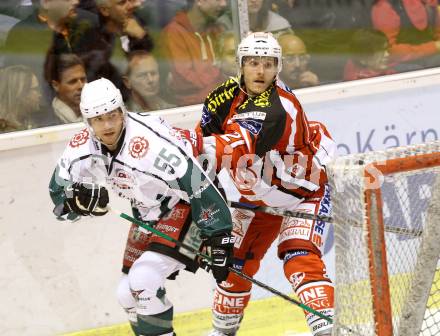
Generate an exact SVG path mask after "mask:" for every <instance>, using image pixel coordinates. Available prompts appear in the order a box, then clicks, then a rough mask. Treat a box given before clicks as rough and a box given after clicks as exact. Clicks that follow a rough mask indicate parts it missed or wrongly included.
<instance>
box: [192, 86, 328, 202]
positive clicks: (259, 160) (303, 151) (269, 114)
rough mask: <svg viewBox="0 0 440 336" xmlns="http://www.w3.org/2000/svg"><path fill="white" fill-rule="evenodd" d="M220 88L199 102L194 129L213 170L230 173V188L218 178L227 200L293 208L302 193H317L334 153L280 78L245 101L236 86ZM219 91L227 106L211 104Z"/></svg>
mask: <svg viewBox="0 0 440 336" xmlns="http://www.w3.org/2000/svg"><path fill="white" fill-rule="evenodd" d="M221 90H222V86H220V87H219V88H217V89H216V90H215V91H213V92H212V93H211V94H210V95H209V96H208V98H207V100H206V101H205V105H204V109H203V116H202V120H201V122H200V124H199V128H200V129H201V131H202V132H203V135H204V137H205V138H204V152H205V153H206V154H208V155H210V156H212V157H214V156H215V158H216V160H217V162H216V163H217V171H220V170H221V169H222V168H225V169H226V171H228V172H229V176H230V178H232V182H233V184H234V188H231V187H230V186H229V185H227V186H226V185H225V184H228V182H226V183H225V182H224V181H222V184H223V187H224V188H225V190H226V191H227V195H228V198H229V200H232V201H239V202H244V203H250V204H253V205H260V206H272V207H282V208H287V209H294V208H295V207H296V206H297V205H298V204H299V203H300V202H301V201H302V200H303V199H305V198H310V197H315V196H316V197H319V195H317V192H321V191H322V189H323V188H322V187H323V185H324V184H325V183H326V182H327V176H326V173H325V165H326V164H327V163H328V162H329V161H330V160H331V159H332V158H333V156H334V155H335V152H336V145H335V143H334V141H333V140H332V138H331V136H330V134H329V132H328V131H327V129H326V128H325V126H324V125H323V124H321V123H319V122H314V121H308V120H307V117H306V115H305V113H304V111H303V109H302V106H301V104H300V102H299V101H298V99H297V98H296V96H295V95H294V94H293V93H292V92H291V90H290V89H289V88H288V87H286V86H285V85H284V84H283V83H282V82H276V85H274V87H273V88H272V90H271V91H270V93H268V94H267V95H266V98H264V97H261V96H262V95H264V94H262V95H260V96H258V97H257V98H256V99H255V98H253V101H252V102H251V103H250V102H249V99H248V96H247V95H246V94H245V93H244V92H243V91H242V90H240V89H238V90H235V92H234V95H232V94H231V93H232V92H231V90H229V91H227V93H226V92H225V94H224V95H221ZM216 91H217V92H216ZM219 96H220V98H222V99H223V100H225V101H227V99H228V98H229V99H230V100H231V102H229V104H228V105H227V106H228V109H221V108H220V109H216V108H215V105H216V104H215V102H214V103H213V100H215V99H216V100H217V102H219V99H218V97H219ZM258 100H260V101H258ZM251 104H252V105H251ZM219 105H220V104H219ZM243 105H248V108H243ZM249 106H250V107H249Z"/></svg>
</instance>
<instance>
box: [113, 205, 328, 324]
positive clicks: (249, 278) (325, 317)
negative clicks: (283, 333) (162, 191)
mask: <svg viewBox="0 0 440 336" xmlns="http://www.w3.org/2000/svg"><path fill="white" fill-rule="evenodd" d="M111 210H112V211H113V212H115V213H116V214H117V215H118V216H119V217H121V218H124V219H126V220H128V221H130V222H132V223H134V224H135V225H137V226H140V227H141V228H143V229H145V230H148V231H150V232H153V233H154V234H156V235H158V236H159V237H161V238H163V239H166V240H168V241H170V242H172V243H174V244H176V245H177V246H179V247H181V248H183V249H185V250H187V251H189V252H192V253H194V254H195V255H197V256H199V257H201V258H203V259H206V260H207V261H208V262H210V261H211V258H210V257H209V256H207V255H206V254H203V253H201V252H200V251H198V250H196V249H195V248H193V247H191V246H189V245H186V244H184V243H182V242H180V241H178V240H176V239H174V238H173V237H170V236H168V235H167V234H165V233H163V232H161V231H159V230H156V229H155V228H153V227H151V226H149V225H147V224H145V223H144V222H142V221H140V220H138V219H136V218H134V217H131V216H129V215H127V214H125V213H123V212H119V211H116V210H115V209H111ZM229 271H230V272H232V273H235V274H237V275H238V276H239V277H242V278H243V279H246V280H248V281H250V282H252V283H253V284H255V285H257V286H259V287H261V288H263V289H265V290H267V291H269V292H271V293H272V294H275V295H277V296H279V297H281V298H282V299H284V300H286V301H289V302H290V303H293V304H294V305H296V306H298V307H300V308H302V309H304V310H306V311H308V312H309V313H311V314H313V315H316V316H318V317H320V318H322V319H324V320H326V321H328V322H330V323H333V319H332V318H331V317H328V316H326V315H324V314H322V313H320V312H318V311H316V310H314V309H313V308H310V307H309V306H307V305H304V304H302V303H301V302H299V301H297V300H295V299H292V298H291V297H290V296H288V295H286V294H284V293H281V292H280V291H278V290H276V289H274V288H272V287H270V286H268V285H266V284H264V283H262V282H260V281H258V280H255V279H254V278H251V277H250V276H248V275H246V274H244V273H242V272H240V271H238V270H236V269H235V268H233V267H229Z"/></svg>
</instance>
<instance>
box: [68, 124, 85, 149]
mask: <svg viewBox="0 0 440 336" xmlns="http://www.w3.org/2000/svg"><path fill="white" fill-rule="evenodd" d="M88 139H89V131H88V130H87V129H86V128H85V129H83V130H82V131H81V132H79V133H77V134H75V135H74V136H73V138H72V140H70V142H69V146H70V147H72V148H76V147H79V146H81V145H83V144H85V143H86V142H87V140H88Z"/></svg>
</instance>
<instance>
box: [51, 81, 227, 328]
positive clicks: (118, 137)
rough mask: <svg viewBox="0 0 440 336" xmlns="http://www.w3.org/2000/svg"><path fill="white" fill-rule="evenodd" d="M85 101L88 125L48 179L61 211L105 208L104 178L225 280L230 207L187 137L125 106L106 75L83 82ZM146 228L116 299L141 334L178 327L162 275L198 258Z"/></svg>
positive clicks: (141, 215) (62, 214)
mask: <svg viewBox="0 0 440 336" xmlns="http://www.w3.org/2000/svg"><path fill="white" fill-rule="evenodd" d="M80 108H81V113H82V115H83V117H84V120H85V122H86V124H87V127H86V128H85V129H83V130H82V131H80V132H79V133H78V134H76V135H75V136H74V137H73V138H72V139H71V140H70V142H69V144H68V145H67V148H66V149H65V151H64V153H63V154H62V156H61V158H60V160H59V161H58V165H57V168H56V170H55V172H54V174H53V176H52V179H51V182H50V195H51V197H52V200H53V201H54V203H55V209H54V213H55V214H56V215H57V217H58V218H59V219H65V218H68V219H73V218H75V217H78V216H102V215H105V214H106V213H107V212H108V209H107V205H108V203H109V195H108V191H107V189H106V187H105V186H104V185H107V186H108V187H110V188H112V189H113V190H114V191H115V192H116V194H117V195H119V196H120V197H123V198H126V199H128V200H130V202H131V205H132V207H133V210H134V214H135V216H136V217H137V218H138V219H141V220H142V221H144V222H147V223H148V224H150V225H155V228H156V229H157V230H160V231H162V232H164V233H166V234H168V235H170V236H172V237H173V238H175V239H177V240H179V241H182V242H184V243H185V244H187V245H190V246H192V247H194V248H196V249H198V248H203V249H204V251H206V252H207V253H208V254H210V255H211V258H212V260H213V262H212V265H210V269H211V270H212V273H213V276H214V278H215V279H216V280H217V282H221V281H223V280H225V279H226V277H227V276H228V266H229V265H230V260H231V253H232V245H233V244H232V242H233V239H231V216H230V212H229V210H228V208H227V205H226V203H225V202H224V200H223V198H222V196H221V195H220V193H219V192H218V190H217V189H216V188H215V186H214V185H213V183H212V181H211V180H210V179H209V178H208V177H207V176H206V175H205V174H204V172H203V170H202V168H201V167H200V165H199V164H198V162H197V161H196V159H194V156H193V146H191V144H190V142H189V141H184V139H182V138H181V136H180V133H179V132H176V130H175V129H173V128H172V127H170V126H169V125H167V124H166V123H165V122H164V120H163V119H161V118H160V117H156V116H149V115H142V114H136V113H130V112H127V111H126V109H125V106H124V103H123V101H122V96H121V94H120V92H119V90H118V89H117V88H116V87H115V86H114V85H113V84H112V83H111V82H110V81H108V80H107V79H104V78H101V79H98V80H96V81H93V82H91V83H88V84H86V85H85V86H84V88H83V90H82V94H81V104H80ZM112 221H113V219H112V218H109V222H112ZM109 224H110V223H109ZM144 236H145V237H148V238H147V240H148V244H147V247H146V251H145V252H143V253H142V254H141V255H140V257H138V258H137V256H136V257H135V258H133V259H136V258H137V259H136V260H135V261H134V263H133V265H131V264H130V265H129V266H131V268H130V270H129V272H128V276H124V277H123V278H122V280H121V282H120V285H119V288H118V297H119V301H120V303H121V305H122V306H123V307H124V308H125V310H126V311H127V313H128V314H129V320H130V323H131V326H132V329H133V331H134V332H135V334H136V335H143V336H147V335H148V336H156V335H167V336H168V335H175V334H174V330H173V326H172V319H173V306H172V304H171V302H170V301H169V300H168V299H167V297H166V291H165V288H164V283H165V280H166V279H167V278H168V277H170V276H171V277H172V275H173V274H175V273H176V272H177V271H179V270H183V269H186V270H189V271H192V272H195V270H196V269H197V268H198V266H199V265H198V263H197V261H196V259H195V255H194V254H191V253H188V252H187V251H184V250H181V249H179V248H178V247H176V246H175V244H173V243H170V242H168V241H166V240H164V239H162V238H160V237H157V236H155V235H153V236H151V235H146V234H144ZM225 238H227V239H225Z"/></svg>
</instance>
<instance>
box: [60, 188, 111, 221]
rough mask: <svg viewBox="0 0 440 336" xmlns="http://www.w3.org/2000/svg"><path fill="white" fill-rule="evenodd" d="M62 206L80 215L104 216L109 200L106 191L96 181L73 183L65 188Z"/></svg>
mask: <svg viewBox="0 0 440 336" xmlns="http://www.w3.org/2000/svg"><path fill="white" fill-rule="evenodd" d="M65 192H66V196H67V199H66V200H65V201H64V206H65V208H66V209H67V210H68V211H69V212H72V211H73V212H75V213H77V214H78V215H81V216H104V215H105V214H106V213H107V212H108V209H107V204H108V202H109V197H108V191H107V189H106V188H105V187H101V186H100V185H99V184H96V183H74V184H72V185H71V186H69V187H67V188H66V191H65Z"/></svg>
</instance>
